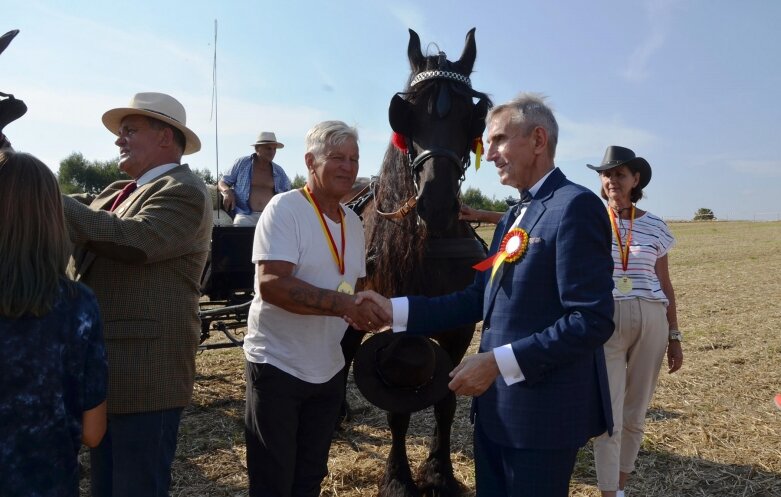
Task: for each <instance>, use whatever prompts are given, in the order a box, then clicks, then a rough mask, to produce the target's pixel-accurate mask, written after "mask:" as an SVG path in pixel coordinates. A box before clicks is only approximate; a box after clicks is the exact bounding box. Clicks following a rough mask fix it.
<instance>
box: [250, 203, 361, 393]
mask: <svg viewBox="0 0 781 497" xmlns="http://www.w3.org/2000/svg"><path fill="white" fill-rule="evenodd" d="M342 210H343V211H344V223H345V253H346V254H345V269H344V275H341V274H339V268H338V267H337V266H336V261H335V260H334V258H333V256H332V255H331V249H330V247H329V242H328V240H327V239H326V237H325V233H323V229H322V227H321V224H320V216H319V214H317V212H315V210H314V209H313V208H312V205H311V204H310V203H309V202H308V201H307V199H306V197H304V195H303V194H302V193H301V191H299V190H291V191H289V192H285V193H281V194H279V195H275V196H274V197H272V198H271V201H270V202H269V203H268V205H267V206H266V208H265V209H263V214H262V215H261V217H260V222H259V223H258V225H257V227H256V228H255V241H254V244H253V247H252V262H253V263H254V264H256V267H255V288H258V272H257V263H258V261H270V260H275V261H286V262H291V263H293V264H295V268H294V269H293V276H295V277H296V278H298V279H300V280H302V281H305V282H307V283H309V284H311V285H314V286H316V287H319V288H325V289H328V290H336V288H337V287H338V286H339V284H340V283H341V282H342V281H346V282H347V283H349V284H350V285H352V286H353V288H355V283H356V281H357V280H358V278H361V277H363V276H365V275H366V264H365V257H364V235H363V225H362V224H361V220H360V218H359V217H358V216H357V215H356V214H355V213H354V212H353V211H352V210H350V209H348V208H346V207H344V206H342ZM325 219H326V223H327V226H328V229H329V230H330V231H331V236H332V237H333V239H334V242H335V243H336V245H337V250H338V251H341V228H340V226H339V223H335V222H333V221H331V220H330V219H329V218H328V217H327V216H325ZM345 329H347V324H346V323H345V322H344V320H343V319H342V318H341V317H334V316H311V315H303V314H295V313H292V312H288V311H286V310H284V309H282V308H280V307H277V306H275V305H272V304H269V303H268V302H266V301H264V300H263V298H262V296H261V295H260V292H256V294H255V298H254V300H253V301H252V304H251V306H250V309H249V316H248V319H247V335H246V337H245V338H244V355H245V356H246V358H247V360H248V361H250V362H255V363H261V364H263V363H268V364H271V365H273V366H275V367H277V368H279V369H281V370H282V371H285V372H286V373H288V374H291V375H293V376H295V377H296V378H298V379H300V380H303V381H306V382H309V383H325V382H326V381H328V380H330V379H331V378H333V377H334V375H335V374H336V373H338V372H339V371H340V370H341V369H342V367H343V366H344V357H343V355H342V349H341V347H340V345H339V343H340V342H341V340H342V337H343V336H344V331H345Z"/></svg>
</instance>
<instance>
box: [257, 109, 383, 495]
mask: <svg viewBox="0 0 781 497" xmlns="http://www.w3.org/2000/svg"><path fill="white" fill-rule="evenodd" d="M304 158H305V161H306V167H307V169H308V171H309V173H308V178H307V183H306V186H305V187H304V188H302V189H299V190H292V191H289V192H286V193H282V194H279V195H276V196H274V197H273V198H272V199H271V200H270V201H269V203H268V205H267V206H266V208H265V209H264V210H263V214H262V215H261V218H260V222H259V223H258V225H257V228H256V231H255V243H254V245H253V249H252V261H253V263H255V264H257V268H256V272H255V278H256V285H257V288H258V290H259V291H258V292H256V294H255V299H254V300H253V302H252V306H251V307H250V311H249V318H248V323H247V328H248V333H247V336H246V338H245V340H244V354H245V356H246V359H247V365H246V375H247V376H246V377H247V404H246V412H245V422H246V427H245V436H246V441H247V471H248V473H249V484H250V495H251V496H261V495H262V496H267V495H274V496H279V497H286V496H291V495H295V496H297V497H302V496H312V497H316V496H318V495H319V494H320V484H321V482H322V481H323V478H325V476H326V475H327V474H328V451H329V449H330V445H331V436H332V434H333V427H334V425H335V424H336V418H337V415H338V413H339V408H340V406H341V402H342V397H343V392H344V379H343V374H342V372H341V371H342V368H343V367H344V358H343V355H342V350H341V347H340V345H339V344H340V341H341V339H342V336H343V335H344V331H345V329H346V327H347V325H346V324H345V322H344V320H343V319H342V316H344V315H349V316H355V319H356V320H357V322H361V323H363V324H364V325H365V326H367V327H368V328H371V327H372V326H373V325H372V323H373V322H374V323H379V322H384V321H385V320H387V319H388V318H389V316H387V315H385V314H383V313H382V311H381V310H380V309H379V308H378V307H377V306H375V305H374V304H372V305H370V306H366V305H362V306H357V305H356V304H355V298H354V296H353V293H354V291H355V290H354V289H355V287H356V285H357V283H358V280H359V278H362V277H364V276H365V275H366V266H365V258H364V237H363V227H362V225H361V221H360V219H359V218H358V216H357V215H356V214H355V213H354V212H352V211H351V210H350V209H347V208H346V207H345V206H343V205H342V204H341V203H340V200H341V198H342V197H343V196H344V195H345V194H347V193H348V192H349V191H350V189H351V188H352V185H353V183H354V182H355V178H356V176H357V175H358V133H357V131H356V130H355V129H354V128H351V127H349V126H347V125H346V124H344V123H343V122H341V121H325V122H323V123H320V124H318V125H316V126H314V127H313V128H312V129H311V130H309V132H308V133H307V136H306V154H305V156H304Z"/></svg>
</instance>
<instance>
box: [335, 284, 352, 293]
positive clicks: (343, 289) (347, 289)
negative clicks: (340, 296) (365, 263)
mask: <svg viewBox="0 0 781 497" xmlns="http://www.w3.org/2000/svg"><path fill="white" fill-rule="evenodd" d="M336 291H337V292H339V293H346V294H347V295H353V294H354V293H355V290H353V286H352V285H351V284H349V283H347V282H346V281H343V282H341V283H339V286H338V287H336Z"/></svg>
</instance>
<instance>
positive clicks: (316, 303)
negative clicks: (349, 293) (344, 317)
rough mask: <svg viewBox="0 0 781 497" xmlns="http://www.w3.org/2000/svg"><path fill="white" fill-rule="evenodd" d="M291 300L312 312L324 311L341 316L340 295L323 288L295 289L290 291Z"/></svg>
mask: <svg viewBox="0 0 781 497" xmlns="http://www.w3.org/2000/svg"><path fill="white" fill-rule="evenodd" d="M290 299H291V300H293V301H294V302H295V303H296V304H298V305H301V306H304V307H306V308H308V309H310V310H316V311H323V312H325V313H329V314H333V315H340V314H342V306H341V305H340V302H339V298H338V295H334V293H333V292H329V291H328V290H323V289H321V288H316V289H309V288H293V289H292V290H290Z"/></svg>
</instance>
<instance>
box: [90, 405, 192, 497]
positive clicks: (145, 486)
mask: <svg viewBox="0 0 781 497" xmlns="http://www.w3.org/2000/svg"><path fill="white" fill-rule="evenodd" d="M181 417H182V408H176V409H166V410H163V411H154V412H142V413H134V414H109V416H108V426H107V429H106V435H105V436H104V437H103V440H102V441H101V442H100V445H98V446H97V447H96V448H94V449H90V480H91V481H90V488H91V490H92V497H125V496H126V497H167V496H168V487H169V486H170V485H171V463H172V462H173V460H174V454H175V453H176V434H177V432H178V431H179V420H180V419H181Z"/></svg>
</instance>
